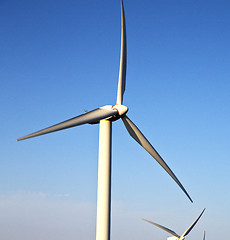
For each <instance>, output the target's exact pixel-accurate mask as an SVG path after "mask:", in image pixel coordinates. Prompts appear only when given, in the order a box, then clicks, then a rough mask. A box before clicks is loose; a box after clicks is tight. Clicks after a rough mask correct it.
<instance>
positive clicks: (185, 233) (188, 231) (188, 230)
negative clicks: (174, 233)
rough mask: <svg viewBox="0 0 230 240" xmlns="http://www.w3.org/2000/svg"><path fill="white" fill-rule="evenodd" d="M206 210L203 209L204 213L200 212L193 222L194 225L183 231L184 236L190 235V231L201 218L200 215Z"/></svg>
mask: <svg viewBox="0 0 230 240" xmlns="http://www.w3.org/2000/svg"><path fill="white" fill-rule="evenodd" d="M204 211H205V208H204V210H203V211H202V213H201V214H200V216H199V217H198V218H197V219H196V220H195V221H194V222H193V223H192V225H191V226H190V227H189V228H188V229H187V230H186V231H185V232H184V233H183V235H182V237H185V236H186V235H188V234H189V233H190V231H191V230H192V229H193V227H194V226H195V225H196V223H197V222H198V220H199V219H200V217H201V216H202V214H203V213H204Z"/></svg>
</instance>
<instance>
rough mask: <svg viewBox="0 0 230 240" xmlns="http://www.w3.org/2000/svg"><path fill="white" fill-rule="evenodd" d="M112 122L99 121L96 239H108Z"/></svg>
mask: <svg viewBox="0 0 230 240" xmlns="http://www.w3.org/2000/svg"><path fill="white" fill-rule="evenodd" d="M111 133H112V123H111V122H110V121H108V120H101V121H100V130H99V154H98V186H97V226H96V240H109V239H110V207H111Z"/></svg>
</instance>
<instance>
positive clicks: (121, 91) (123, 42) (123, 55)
mask: <svg viewBox="0 0 230 240" xmlns="http://www.w3.org/2000/svg"><path fill="white" fill-rule="evenodd" d="M126 62H127V44H126V25H125V11H124V5H123V1H122V0H121V55H120V72H119V81H118V88H117V104H119V105H122V102H123V95H124V92H125V82H126Z"/></svg>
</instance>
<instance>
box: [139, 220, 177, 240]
mask: <svg viewBox="0 0 230 240" xmlns="http://www.w3.org/2000/svg"><path fill="white" fill-rule="evenodd" d="M142 220H144V221H146V222H149V223H151V224H153V225H155V226H157V227H159V228H161V229H163V230H165V231H166V232H168V233H170V234H172V235H173V236H175V237H177V238H180V236H179V235H178V234H176V233H175V232H174V231H172V230H171V229H169V228H166V227H164V226H161V225H160V224H157V223H154V222H151V221H149V220H146V219H144V218H142Z"/></svg>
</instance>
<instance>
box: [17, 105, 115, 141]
mask: <svg viewBox="0 0 230 240" xmlns="http://www.w3.org/2000/svg"><path fill="white" fill-rule="evenodd" d="M116 114H117V111H116V110H113V109H112V106H111V108H110V106H105V107H102V108H97V109H95V110H92V111H90V112H87V113H84V114H82V115H80V116H77V117H74V118H71V119H69V120H66V121H64V122H61V123H58V124H55V125H53V126H51V127H48V128H45V129H42V130H40V131H37V132H34V133H31V134H29V135H26V136H24V137H21V138H18V139H17V140H18V141H20V140H24V139H27V138H32V137H36V136H40V135H43V134H47V133H51V132H56V131H59V130H62V129H66V128H70V127H75V126H78V125H82V124H85V123H96V122H98V121H99V120H101V119H106V118H108V117H111V116H114V115H116Z"/></svg>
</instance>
